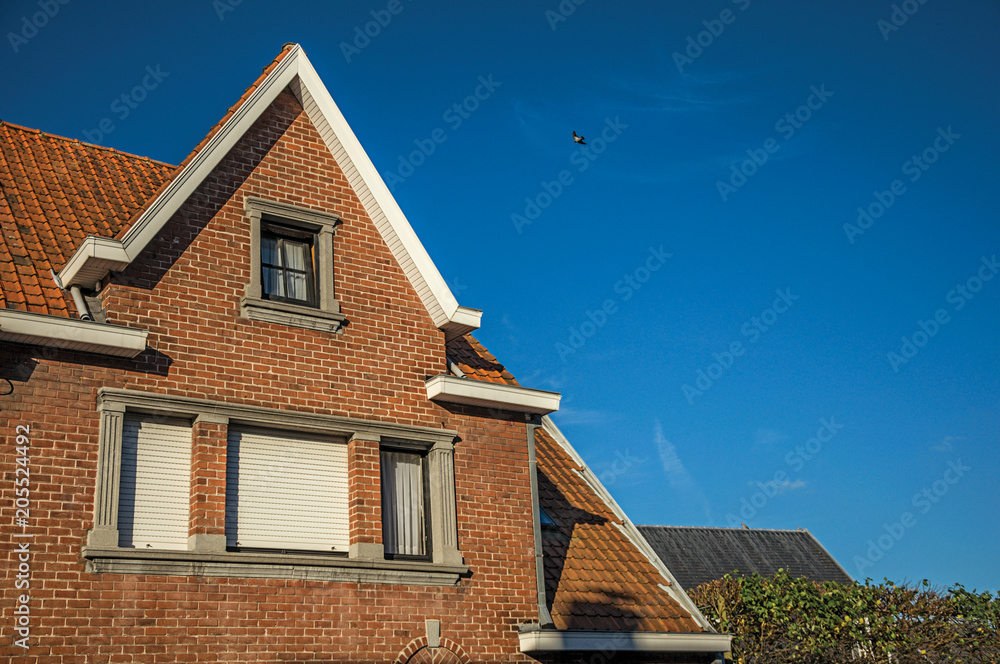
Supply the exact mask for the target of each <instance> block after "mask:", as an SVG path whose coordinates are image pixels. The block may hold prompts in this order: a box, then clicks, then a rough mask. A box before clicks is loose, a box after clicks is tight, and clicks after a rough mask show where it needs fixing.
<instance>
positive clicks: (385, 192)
mask: <svg viewBox="0 0 1000 664" xmlns="http://www.w3.org/2000/svg"><path fill="white" fill-rule="evenodd" d="M294 53H295V54H296V55H297V58H296V61H297V63H298V76H299V81H300V82H301V84H302V88H303V95H305V94H308V96H309V97H310V99H308V100H307V99H303V100H302V102H303V106H305V107H311V106H312V105H311V104H309V103H308V102H309V101H312V102H313V103H314V104H315V108H316V109H317V110H318V111H319V116H320V117H310V119H311V120H312V121H313V124H314V125H317V126H318V127H317V128H318V129H320V127H321V126H322V125H324V124H325V125H326V126H328V127H329V128H330V130H331V131H330V132H323V131H322V130H321V129H320V133H321V134H323V136H324V139H325V140H327V147H328V148H329V149H330V151H331V152H332V153H333V154H334V155H337V153H338V152H340V150H338V149H337V148H338V145H337V143H339V147H340V148H342V149H343V153H344V154H345V156H346V157H347V161H348V162H349V163H342V164H340V167H341V169H342V170H344V172H345V175H346V176H347V177H348V179H349V180H350V181H351V184H352V186H353V187H354V188H355V190H357V193H358V197H359V198H360V199H361V202H362V204H363V205H364V206H365V210H366V211H367V212H368V216H369V217H371V219H372V221H373V222H374V223H375V225H376V226H377V227H378V229H379V231H380V232H381V233H382V237H383V239H384V240H385V242H386V244H387V245H388V246H389V248H390V249H391V250H392V252H393V255H394V256H395V257H396V260H397V261H398V262H399V263H400V265H401V266H402V268H403V270H404V271H405V272H406V273H407V276H408V277H409V278H410V281H411V282H413V287H414V289H415V290H416V291H417V293H418V294H419V295H420V298H421V300H423V302H424V306H425V307H426V308H427V311H428V313H430V314H431V318H432V319H433V320H434V324H435V325H437V326H438V327H439V328H441V329H445V330H449V328H451V330H452V331H454V332H455V334H454V336H460V335H459V334H458V333H457V331H458V329H464V331H463V332H461V334H465V333H467V332H471V331H472V330H476V329H478V328H479V320H480V316H481V315H482V312H481V311H478V310H476V309H469V308H466V307H462V306H459V304H458V300H456V299H455V296H454V295H453V294H452V292H451V289H450V288H449V287H448V284H447V283H446V282H445V280H444V277H442V276H441V273H440V272H439V271H438V269H437V266H436V265H434V262H433V261H432V260H431V257H430V255H429V254H428V253H427V250H426V249H425V248H424V245H423V243H421V242H420V238H418V237H417V234H416V233H415V232H414V230H413V227H412V226H411V225H410V222H409V221H408V220H407V219H406V215H404V214H403V210H402V209H400V207H399V204H398V203H397V202H396V199H395V198H394V197H393V195H392V193H390V191H389V187H388V186H386V184H385V181H384V180H383V179H382V176H381V175H380V174H379V172H378V170H377V169H376V168H375V165H374V164H373V163H372V161H371V159H370V158H369V157H368V153H367V152H365V149H364V148H363V147H362V146H361V142H360V141H359V140H358V137H357V136H356V135H355V134H354V131H353V130H352V129H351V127H350V125H348V124H347V120H346V119H345V118H344V115H343V113H341V112H340V108H339V107H338V106H337V104H336V103H335V102H334V101H333V97H331V96H330V92H329V90H327V88H326V86H325V85H324V84H323V81H322V80H321V79H320V77H319V74H317V73H316V70H315V69H314V68H313V66H312V63H311V62H309V58H307V57H306V55H305V53H304V52H302V51H301V49H300V48H299V47H296V51H294ZM289 57H291V56H289ZM331 143H334V144H331ZM352 171H353V172H356V174H357V177H356V178H352V177H350V176H351V175H352V174H353V173H352Z"/></svg>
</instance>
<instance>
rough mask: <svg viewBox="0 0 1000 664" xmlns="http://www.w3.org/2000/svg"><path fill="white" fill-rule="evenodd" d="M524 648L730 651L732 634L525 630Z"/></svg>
mask: <svg viewBox="0 0 1000 664" xmlns="http://www.w3.org/2000/svg"><path fill="white" fill-rule="evenodd" d="M518 638H519V639H520V646H521V652H523V653H532V652H562V651H570V650H573V651H580V652H583V651H601V652H608V651H612V652H710V653H718V652H727V651H729V650H730V647H731V642H732V637H731V636H730V635H728V634H710V633H693V634H683V633H676V632H670V633H665V632H606V631H596V630H546V629H535V630H531V631H523V632H521V633H520V634H519V635H518Z"/></svg>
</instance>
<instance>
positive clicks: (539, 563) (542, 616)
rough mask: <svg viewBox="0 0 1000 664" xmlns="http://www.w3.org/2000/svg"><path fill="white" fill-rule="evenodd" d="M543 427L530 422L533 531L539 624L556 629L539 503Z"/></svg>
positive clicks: (535, 418)
mask: <svg viewBox="0 0 1000 664" xmlns="http://www.w3.org/2000/svg"><path fill="white" fill-rule="evenodd" d="M539 426H541V418H539V417H538V416H537V415H535V416H534V417H532V418H531V419H530V420H528V426H527V430H528V472H529V473H531V529H532V531H533V532H534V534H535V588H536V590H537V592H538V624H539V626H540V627H550V628H551V627H554V626H555V623H553V622H552V616H551V615H550V614H549V606H548V601H547V600H546V598H545V552H544V551H543V549H542V523H541V515H540V514H539V510H540V509H541V504H540V503H539V502H538V461H537V459H536V458H535V429H537V428H538V427H539Z"/></svg>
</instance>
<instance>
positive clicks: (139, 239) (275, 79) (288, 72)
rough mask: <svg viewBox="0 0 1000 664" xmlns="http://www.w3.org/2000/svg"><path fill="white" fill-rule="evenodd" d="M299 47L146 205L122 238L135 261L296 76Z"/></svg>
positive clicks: (261, 83)
mask: <svg viewBox="0 0 1000 664" xmlns="http://www.w3.org/2000/svg"><path fill="white" fill-rule="evenodd" d="M298 48H299V47H295V49H292V51H291V52H290V53H289V54H288V55H287V56H285V57H284V58H282V60H281V62H279V63H278V65H277V66H276V67H275V68H274V70H273V71H271V73H270V74H268V75H267V76H266V77H265V78H264V80H263V81H261V82H260V85H258V86H257V88H256V89H255V90H254V91H253V92H252V93H250V97H249V98H248V99H247V100H246V101H245V102H244V103H243V104H241V105H240V107H239V108H238V109H236V112H235V113H233V116H232V117H231V118H229V119H228V120H226V122H225V124H223V125H222V126H221V127H219V129H218V131H216V132H215V134H214V135H213V136H212V138H210V139H209V141H208V143H207V144H206V145H205V146H204V147H203V148H202V149H201V150H200V151H199V152H198V154H196V155H195V156H194V158H193V159H192V160H191V161H190V162H189V163H188V165H187V166H185V167H184V169H183V170H182V171H181V172H180V173H178V174H177V175H176V176H174V178H173V179H172V180H171V181H170V184H169V185H167V188H166V189H164V190H163V191H162V192H161V193H160V195H159V196H157V197H156V199H154V200H153V202H152V204H150V206H149V207H148V208H146V209H145V210H144V211H143V213H142V214H141V215H140V216H139V218H138V219H136V220H135V222H134V223H133V224H132V226H131V227H130V228H129V229H128V232H126V233H125V235H124V237H122V244H123V245H124V246H125V251H126V252H127V253H128V255H129V258H130V259H131V260H135V259H136V257H138V256H139V254H141V253H142V250H143V249H145V248H146V245H148V244H149V243H150V242H151V241H152V240H153V238H155V237H156V235H157V234H158V233H159V232H160V231H161V230H163V227H164V226H165V225H166V223H167V222H168V221H169V220H170V218H171V217H173V215H174V213H176V212H177V210H178V209H180V207H181V206H182V205H183V204H184V203H185V202H186V201H187V199H188V198H189V197H190V196H191V195H192V194H193V193H194V192H195V190H196V189H197V188H198V187H199V186H201V183H202V182H204V181H205V178H206V177H208V176H209V175H210V174H211V173H212V171H213V170H215V167H216V166H218V165H219V162H221V161H222V160H223V158H225V156H226V155H227V154H229V151H230V150H231V149H232V148H233V146H235V145H236V143H238V142H239V140H240V139H241V138H243V135H244V134H246V133H247V131H249V130H250V127H251V126H253V123H254V122H256V121H257V120H258V119H259V118H260V116H261V115H262V114H263V113H264V111H266V110H267V108H268V107H269V106H270V105H271V103H272V102H273V101H274V100H275V99H276V98H277V97H278V95H279V94H281V92H282V90H284V89H285V88H286V87H288V85H289V83H291V82H292V79H294V78H295V53H296V51H297V50H298Z"/></svg>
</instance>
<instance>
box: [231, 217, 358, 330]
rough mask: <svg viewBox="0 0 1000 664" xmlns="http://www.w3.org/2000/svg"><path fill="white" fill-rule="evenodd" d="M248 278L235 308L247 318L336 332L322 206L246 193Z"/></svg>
mask: <svg viewBox="0 0 1000 664" xmlns="http://www.w3.org/2000/svg"><path fill="white" fill-rule="evenodd" d="M246 210H247V215H248V216H249V218H250V256H248V260H249V261H250V266H249V267H250V283H248V284H247V287H246V295H245V296H244V297H243V298H242V299H241V300H240V312H241V314H242V315H243V317H244V318H249V319H250V320H259V321H266V322H269V323H279V324H283V325H290V326H293V327H304V328H307V329H310V330H320V331H322V332H342V331H343V325H344V319H345V316H344V315H343V314H342V313H341V311H340V304H339V303H338V302H337V298H336V295H335V293H334V288H333V285H334V269H335V260H334V243H333V240H334V236H335V235H336V229H337V225H338V224H339V223H340V219H339V218H338V217H337V216H336V215H334V214H330V213H328V212H320V211H319V210H313V209H310V208H304V207H299V206H297V205H289V204H287V203H276V202H274V201H265V200H262V199H260V198H248V199H247V201H246Z"/></svg>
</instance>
